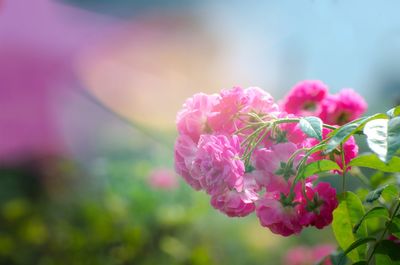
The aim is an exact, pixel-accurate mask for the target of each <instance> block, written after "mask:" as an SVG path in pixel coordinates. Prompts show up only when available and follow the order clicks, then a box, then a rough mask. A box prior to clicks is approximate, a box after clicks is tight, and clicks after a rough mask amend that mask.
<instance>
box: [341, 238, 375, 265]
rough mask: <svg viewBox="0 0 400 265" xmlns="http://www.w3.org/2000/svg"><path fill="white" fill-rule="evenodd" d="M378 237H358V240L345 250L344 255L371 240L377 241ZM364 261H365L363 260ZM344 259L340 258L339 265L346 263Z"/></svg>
mask: <svg viewBox="0 0 400 265" xmlns="http://www.w3.org/2000/svg"><path fill="white" fill-rule="evenodd" d="M375 241H376V238H375V237H362V238H359V239H357V240H356V241H354V242H353V243H352V244H351V245H350V246H349V247H348V248H347V249H346V250H345V251H344V252H343V256H345V255H348V254H349V253H350V252H351V251H353V250H354V249H356V248H358V247H360V246H363V245H365V244H367V243H369V242H375ZM361 262H363V261H361ZM344 264H345V263H344V259H343V258H341V259H340V260H339V265H344Z"/></svg>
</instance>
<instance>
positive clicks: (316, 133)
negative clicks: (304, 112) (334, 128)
mask: <svg viewBox="0 0 400 265" xmlns="http://www.w3.org/2000/svg"><path fill="white" fill-rule="evenodd" d="M300 129H301V130H302V131H303V132H304V133H305V134H307V135H308V136H310V137H312V138H316V139H318V140H320V141H321V140H322V121H321V119H320V118H317V117H312V116H310V117H304V118H301V119H300Z"/></svg>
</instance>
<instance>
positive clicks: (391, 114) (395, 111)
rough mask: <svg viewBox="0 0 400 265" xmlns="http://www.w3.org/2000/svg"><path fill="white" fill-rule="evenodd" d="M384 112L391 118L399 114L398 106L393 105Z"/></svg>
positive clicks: (399, 108) (399, 107)
mask: <svg viewBox="0 0 400 265" xmlns="http://www.w3.org/2000/svg"><path fill="white" fill-rule="evenodd" d="M386 114H387V115H388V116H389V117H391V118H393V117H396V116H399V115H400V106H397V107H394V108H392V109H390V110H388V111H387V112H386Z"/></svg>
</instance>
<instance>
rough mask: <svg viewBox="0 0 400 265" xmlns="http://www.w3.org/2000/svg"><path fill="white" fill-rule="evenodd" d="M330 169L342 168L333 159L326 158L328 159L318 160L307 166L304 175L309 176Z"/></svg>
mask: <svg viewBox="0 0 400 265" xmlns="http://www.w3.org/2000/svg"><path fill="white" fill-rule="evenodd" d="M330 170H340V167H339V165H338V164H337V163H336V162H333V161H331V160H326V159H322V160H318V161H315V162H312V163H310V164H308V165H307V166H305V168H304V172H303V177H308V176H311V175H314V174H317V173H321V172H325V171H330Z"/></svg>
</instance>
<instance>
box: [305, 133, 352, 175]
mask: <svg viewBox="0 0 400 265" xmlns="http://www.w3.org/2000/svg"><path fill="white" fill-rule="evenodd" d="M330 132H331V130H330V129H327V128H324V129H323V131H322V136H323V138H324V139H325V138H326V137H327V136H328V134H329V133H330ZM318 143H319V141H318V140H316V139H314V138H309V139H307V140H306V144H305V145H306V146H308V147H311V146H314V145H317V144H318ZM343 150H344V161H345V163H346V165H347V164H348V163H350V161H351V160H352V159H353V158H355V157H356V156H357V155H358V145H357V143H356V141H355V139H354V137H353V136H350V137H349V139H348V140H347V141H346V142H344V143H343ZM332 157H333V159H334V161H335V162H336V163H337V164H338V165H339V167H340V168H341V169H343V163H342V156H341V155H340V154H339V153H336V151H333V153H331V154H328V155H325V154H323V153H322V152H316V153H314V154H312V155H311V158H312V159H313V160H321V159H331V158H332ZM350 169H351V167H347V170H350ZM334 173H338V174H340V173H341V171H338V170H334Z"/></svg>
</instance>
